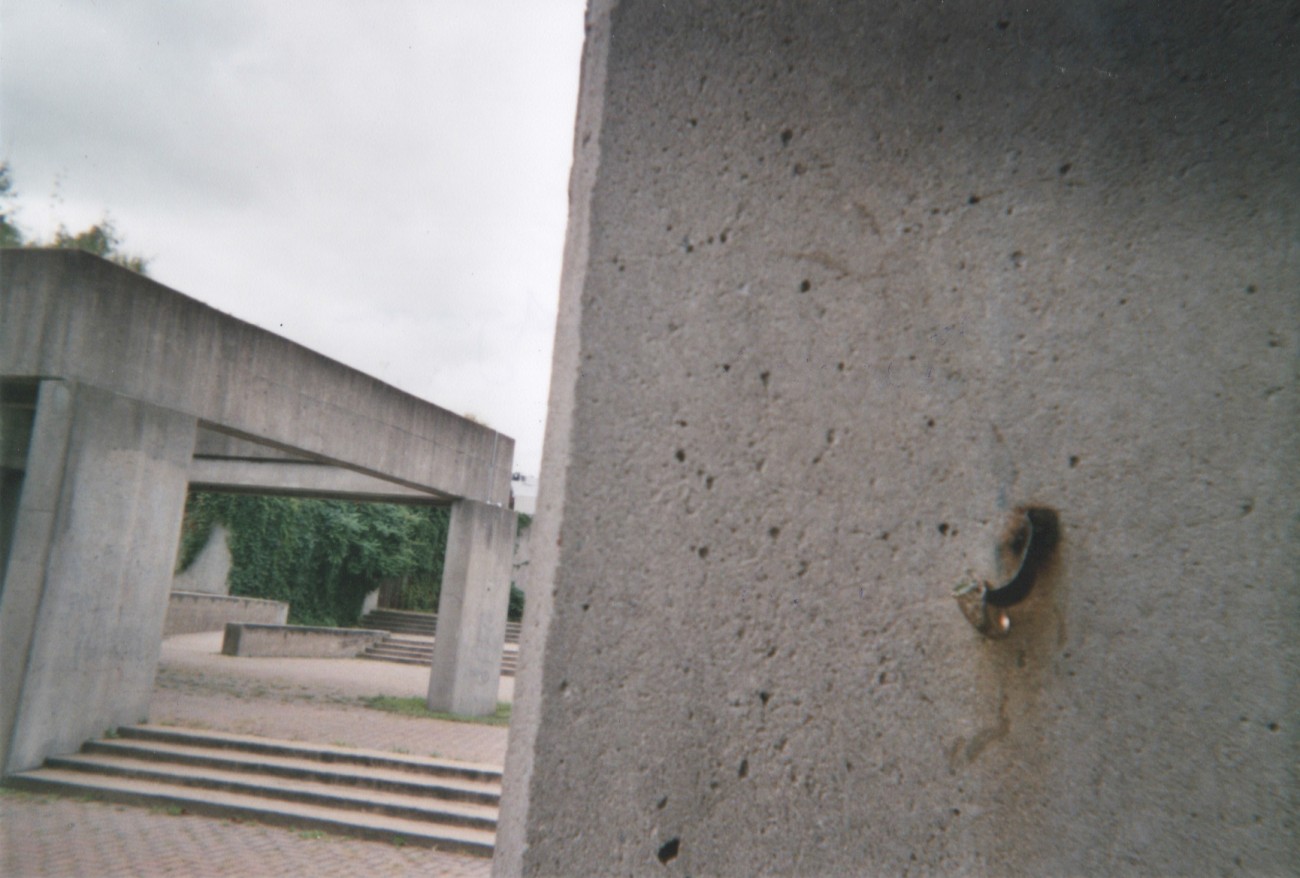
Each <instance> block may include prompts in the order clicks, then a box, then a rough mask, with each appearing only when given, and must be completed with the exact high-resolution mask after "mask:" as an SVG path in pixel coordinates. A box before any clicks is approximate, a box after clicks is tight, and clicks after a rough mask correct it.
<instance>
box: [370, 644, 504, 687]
mask: <svg viewBox="0 0 1300 878" xmlns="http://www.w3.org/2000/svg"><path fill="white" fill-rule="evenodd" d="M358 658H367V659H377V660H379V661H385V662H398V663H399V664H404V665H423V666H424V667H426V668H427V667H429V666H430V665H431V664H432V663H433V638H432V637H412V636H409V635H399V634H390V635H389V636H388V637H386V638H384V639H383V640H381V641H379V642H378V643H372V644H370V646H367V647H366V651H365V652H363V653H361V655H360V656H358ZM518 667H519V649H518V648H517V647H514V646H511V645H507V646H506V647H505V649H503V650H502V651H501V675H502V676H503V677H513V676H514V675H515V671H516V670H517V669H518Z"/></svg>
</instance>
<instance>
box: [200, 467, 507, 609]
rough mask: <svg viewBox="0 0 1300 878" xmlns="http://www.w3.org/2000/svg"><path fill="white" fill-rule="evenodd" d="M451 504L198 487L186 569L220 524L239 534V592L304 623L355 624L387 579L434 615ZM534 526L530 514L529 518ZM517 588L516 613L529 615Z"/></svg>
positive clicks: (235, 555) (233, 551) (235, 569)
mask: <svg viewBox="0 0 1300 878" xmlns="http://www.w3.org/2000/svg"><path fill="white" fill-rule="evenodd" d="M450 513H451V510H450V509H447V508H445V507H432V508H431V507H425V506H404V505H398V504H392V503H353V502H349V501H346V500H310V499H301V498H293V497H262V496H251V495H246V494H221V493H213V492H206V491H192V492H191V493H190V495H189V498H188V499H187V501H186V508H185V521H184V524H183V526H182V530H181V550H180V559H179V560H180V563H179V567H180V569H181V570H184V569H185V568H187V567H189V566H190V564H192V563H193V562H194V560H195V559H196V558H197V557H198V555H199V553H200V552H201V551H202V549H203V547H204V546H205V545H207V542H208V538H209V536H210V535H211V533H212V528H213V527H214V526H215V525H216V524H218V523H220V524H222V525H225V527H226V528H227V529H228V530H229V531H230V541H229V545H230V555H231V565H230V578H229V584H230V593H231V594H232V595H235V596H238V597H252V598H264V599H267V600H274V601H285V602H287V603H288V604H289V621H290V622H291V623H292V624H295V625H323V626H331V627H335V626H342V627H347V626H351V625H355V624H356V623H357V620H358V619H359V618H360V615H361V606H362V604H363V603H364V601H365V598H366V595H367V594H368V593H369V592H371V591H374V590H375V589H376V588H379V587H381V586H387V587H388V588H389V590H390V593H391V595H392V597H393V598H394V599H395V601H396V604H395V605H396V606H398V607H400V608H403V609H409V610H424V611H428V612H434V611H436V610H437V609H438V597H439V595H440V593H441V586H442V565H443V558H444V556H445V555H446V552H447V529H448V526H449V525H450V522H451V514H450ZM520 518H521V520H522V521H523V522H524V524H525V525H526V523H527V516H520ZM523 608H524V595H523V592H522V591H520V590H519V589H518V588H515V587H513V586H511V589H510V606H509V618H511V619H516V620H517V619H520V618H522V616H523Z"/></svg>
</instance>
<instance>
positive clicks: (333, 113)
mask: <svg viewBox="0 0 1300 878" xmlns="http://www.w3.org/2000/svg"><path fill="white" fill-rule="evenodd" d="M582 12H583V3H582V2H581V0H554V2H531V3H528V4H515V3H510V4H507V3H504V2H481V3H471V2H468V0H466V2H430V0H393V2H367V3H356V2H338V0H334V2H325V0H317V2H313V3H260V2H248V0H244V2H233V0H219V2H218V0H206V2H186V3H172V2H165V0H147V2H146V0H137V2H116V3H112V4H106V3H93V2H87V0H82V2H57V0H56V2H51V0H6V2H5V11H4V16H5V23H4V24H5V26H4V29H3V33H2V34H0V59H2V60H0V120H3V128H2V129H0V155H2V156H4V157H7V158H8V159H9V160H10V162H11V165H12V170H13V174H14V178H15V181H16V183H17V188H18V189H19V191H20V195H21V200H20V205H21V212H20V214H19V217H20V220H21V221H23V222H25V223H26V224H28V225H29V226H34V227H37V228H38V229H40V230H41V231H43V232H45V233H48V232H49V231H50V229H51V227H52V223H53V220H54V218H55V217H57V218H60V219H62V220H63V221H65V222H66V223H67V224H68V225H69V226H70V227H73V228H80V227H82V226H84V225H86V224H88V223H90V222H93V221H95V220H97V219H99V218H100V217H101V216H102V215H103V214H104V213H105V212H106V211H108V212H111V214H112V216H113V218H114V219H115V221H116V222H117V225H118V228H119V231H120V232H122V233H123V235H124V237H125V238H126V243H127V247H128V248H129V249H130V250H131V251H132V252H137V253H141V254H143V255H145V256H148V257H151V258H152V263H151V273H152V274H153V275H154V276H155V277H157V278H158V279H159V280H160V281H162V282H163V283H166V284H168V285H170V286H173V287H175V288H177V289H179V290H180V291H181V292H184V293H186V294H187V295H191V296H194V297H195V298H198V299H200V300H203V301H205V302H208V303H209V304H211V305H213V306H214V307H217V308H219V309H221V310H224V311H228V312H230V313H233V314H235V315H236V316H239V317H241V318H243V319H245V320H249V321H250V322H253V323H256V324H258V325H261V326H264V327H266V328H268V329H272V330H274V331H277V332H280V333H282V334H284V335H286V336H288V337H289V338H292V339H294V340H296V341H300V342H302V343H304V344H307V345H308V346H310V347H313V348H315V349H317V350H319V351H321V352H322V353H325V354H327V355H329V356H331V357H334V358H336V359H339V360H341V361H343V362H345V363H348V364H350V365H353V366H355V367H357V368H359V369H362V370H364V371H367V372H370V373H371V374H374V375H376V376H377V377H379V378H381V379H383V380H385V381H389V382H391V383H393V384H396V385H398V386H400V387H402V388H403V389H405V390H408V391H410V392H412V393H415V394H417V395H419V396H422V397H424V398H427V399H429V400H431V401H433V402H435V403H437V404H439V405H442V406H444V407H446V408H449V409H452V410H455V411H461V412H465V411H469V412H473V413H474V414H475V415H476V416H477V417H479V418H480V419H482V420H484V421H486V422H487V423H489V424H491V425H492V426H493V427H495V428H497V429H499V430H502V431H503V432H505V433H507V434H510V435H513V436H514V437H515V438H516V440H517V446H516V466H517V467H519V468H522V469H524V470H526V471H529V472H536V471H537V468H538V464H539V461H540V456H541V435H542V424H543V422H544V418H545V404H546V395H547V385H548V383H549V382H548V375H549V369H550V349H551V336H552V333H553V328H554V313H555V301H556V296H557V291H558V284H559V270H560V257H561V251H562V245H563V232H564V222H565V211H566V209H567V202H566V186H567V178H568V168H569V162H570V157H571V138H572V131H573V116H574V109H575V100H576V92H577V77H578V65H579V52H580V49H581V41H582V34H583V28H582ZM56 189H57V193H58V196H57V197H52V193H54V192H55V191H56Z"/></svg>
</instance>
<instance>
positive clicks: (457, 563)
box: [428, 500, 515, 716]
mask: <svg viewBox="0 0 1300 878" xmlns="http://www.w3.org/2000/svg"><path fill="white" fill-rule="evenodd" d="M514 539H515V513H514V511H513V510H511V509H507V508H505V507H503V506H493V505H490V504H487V503H479V502H477V501H473V500H461V501H459V502H457V503H456V504H455V505H454V506H453V507H452V510H451V526H450V528H449V531H448V534H447V560H446V563H445V564H444V565H443V573H442V594H441V596H440V597H439V599H438V636H437V639H435V640H434V644H433V670H432V673H431V674H430V676H429V699H428V703H429V708H430V709H431V710H445V711H450V712H451V713H460V714H465V715H467V716H486V715H488V714H491V713H492V712H493V711H495V710H496V703H497V688H498V685H499V682H500V676H501V649H502V647H503V646H505V641H506V609H507V605H508V604H509V601H510V568H511V559H512V557H513V552H514Z"/></svg>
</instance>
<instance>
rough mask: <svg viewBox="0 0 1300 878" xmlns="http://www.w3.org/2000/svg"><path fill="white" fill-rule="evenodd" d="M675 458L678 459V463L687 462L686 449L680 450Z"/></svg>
mask: <svg viewBox="0 0 1300 878" xmlns="http://www.w3.org/2000/svg"><path fill="white" fill-rule="evenodd" d="M673 457H675V458H677V460H678V462H681V461H684V460H686V449H684V448H678V449H677V453H676V454H674V455H673Z"/></svg>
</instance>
